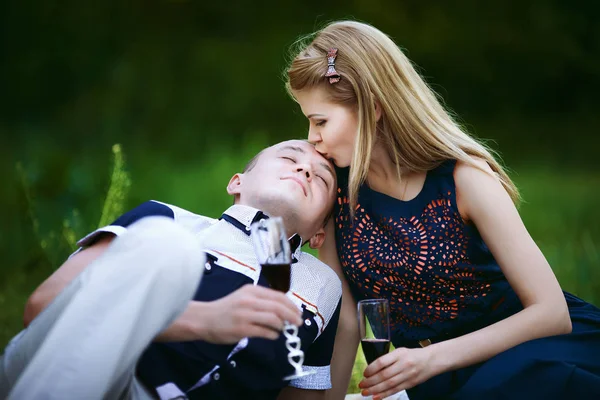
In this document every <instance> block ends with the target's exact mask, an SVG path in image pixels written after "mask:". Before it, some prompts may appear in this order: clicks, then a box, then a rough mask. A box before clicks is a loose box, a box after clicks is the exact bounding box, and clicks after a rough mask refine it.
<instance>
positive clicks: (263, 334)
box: [247, 325, 281, 340]
mask: <svg viewBox="0 0 600 400" xmlns="http://www.w3.org/2000/svg"><path fill="white" fill-rule="evenodd" d="M280 334H281V332H279V331H274V330H272V329H269V328H265V327H264V326H258V325H254V326H251V327H249V328H248V335H247V336H248V337H259V338H265V339H270V340H275V339H277V338H278V337H279V335H280Z"/></svg>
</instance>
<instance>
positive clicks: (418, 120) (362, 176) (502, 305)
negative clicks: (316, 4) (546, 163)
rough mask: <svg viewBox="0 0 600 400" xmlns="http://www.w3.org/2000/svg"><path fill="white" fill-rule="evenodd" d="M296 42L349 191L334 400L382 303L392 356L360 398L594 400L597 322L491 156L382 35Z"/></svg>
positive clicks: (598, 373) (331, 258) (339, 244)
mask: <svg viewBox="0 0 600 400" xmlns="http://www.w3.org/2000/svg"><path fill="white" fill-rule="evenodd" d="M298 45H299V48H296V51H295V53H294V55H293V60H292V61H291V63H290V65H289V68H288V69H287V88H288V91H289V93H290V94H291V96H292V97H293V98H294V99H295V100H296V101H297V102H298V103H299V105H300V107H301V108H302V112H303V113H304V114H305V115H306V117H307V118H308V120H309V135H308V139H309V141H310V142H312V143H313V144H314V145H315V146H316V149H317V150H318V151H319V152H320V153H322V154H324V155H325V156H326V157H328V158H330V159H331V160H333V161H334V163H335V164H336V166H337V175H338V182H339V189H338V200H337V204H336V209H335V214H334V216H335V218H334V220H333V221H332V222H331V223H330V224H329V226H328V229H329V230H330V232H331V233H332V234H331V235H328V236H327V237H328V238H335V241H333V240H329V239H328V240H327V241H326V243H325V245H324V246H323V247H322V249H321V253H320V258H321V259H322V260H323V261H325V262H326V263H328V264H329V265H330V266H331V267H332V268H334V269H335V270H336V271H337V272H338V274H339V275H340V276H343V277H344V278H345V294H344V303H343V309H342V316H341V321H340V329H338V336H337V340H336V351H335V354H334V365H333V369H332V374H333V379H334V387H335V388H336V390H338V393H343V392H344V391H345V389H346V387H347V383H348V379H349V374H350V370H351V368H352V362H353V360H354V355H355V354H356V353H355V352H356V347H357V344H358V333H357V327H356V303H355V301H357V300H361V299H365V298H387V299H388V300H389V302H390V308H391V329H392V342H393V344H394V346H395V347H396V349H395V350H394V351H393V352H391V353H389V354H387V355H384V356H382V357H380V358H379V359H377V360H376V361H374V362H373V363H372V364H370V365H369V366H368V367H367V368H366V370H365V372H364V379H363V380H362V382H361V383H360V387H361V388H362V390H363V394H365V395H373V396H374V397H373V398H374V399H379V398H383V397H386V396H389V395H391V394H393V393H396V392H399V391H401V390H403V389H408V395H409V397H410V398H411V400H418V399H426V398H452V399H483V398H486V399H492V398H493V399H505V398H506V399H508V398H510V399H538V398H540V399H541V398H543V399H554V398H556V399H565V398H577V399H592V398H594V399H597V398H600V310H599V309H598V308H596V307H594V306H592V305H591V304H588V303H586V302H584V301H583V300H580V299H578V298H576V297H575V296H573V295H570V294H568V293H564V292H563V291H562V290H561V288H560V286H559V284H558V282H557V280H556V277H555V276H554V274H553V272H552V269H551V268H550V266H549V265H548V263H547V261H546V259H545V258H544V256H543V254H542V253H541V252H540V250H539V248H538V247H537V245H536V244H535V242H534V241H533V239H532V238H531V237H530V235H529V234H528V232H527V230H526V228H525V226H524V225H523V222H522V221H521V218H520V217H519V214H518V212H517V209H516V206H515V204H516V203H517V202H518V200H519V195H518V192H517V189H516V187H515V185H514V184H513V182H511V180H510V178H509V177H508V175H507V174H506V172H505V171H504V170H503V168H502V166H501V165H500V164H499V162H498V161H497V160H496V159H495V158H494V156H493V155H492V154H491V152H490V151H489V150H488V149H487V148H486V147H485V146H484V145H482V144H481V143H480V142H478V141H477V140H475V139H473V138H472V137H470V136H469V135H468V134H467V133H465V132H464V131H463V130H462V128H461V127H460V126H459V125H458V124H457V123H456V122H455V121H454V120H453V118H452V116H451V115H450V114H449V113H448V112H447V111H446V110H445V109H444V107H443V106H442V104H441V103H440V100H439V99H438V98H437V97H436V95H435V93H434V92H433V91H432V90H431V89H430V88H429V87H428V86H427V84H426V83H425V82H424V81H423V79H422V78H421V77H420V76H419V74H418V73H417V72H416V71H415V69H414V67H413V65H412V64H411V62H410V60H409V59H407V57H406V56H405V55H404V54H403V53H402V51H401V50H400V48H399V47H398V46H397V45H396V44H395V43H394V42H393V41H392V40H391V39H390V38H389V37H388V36H386V35H385V34H384V33H382V32H381V31H379V30H378V29H376V28H374V27H372V26H370V25H367V24H363V23H359V22H354V21H343V22H336V23H331V24H329V25H327V26H326V27H325V28H323V29H322V30H320V31H318V32H316V33H315V34H314V35H312V36H310V37H308V38H306V40H304V41H300V42H299V43H298ZM334 230H335V234H333V231H334ZM334 242H335V243H334Z"/></svg>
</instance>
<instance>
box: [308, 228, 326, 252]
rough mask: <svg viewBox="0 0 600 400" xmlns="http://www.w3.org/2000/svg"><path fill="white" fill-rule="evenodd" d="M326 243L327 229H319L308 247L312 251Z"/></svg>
mask: <svg viewBox="0 0 600 400" xmlns="http://www.w3.org/2000/svg"><path fill="white" fill-rule="evenodd" d="M324 241H325V229H324V228H319V230H318V231H317V233H315V234H314V235H313V236H312V237H311V238H310V240H309V241H308V245H309V246H310V248H311V249H318V248H320V247H321V246H323V242H324Z"/></svg>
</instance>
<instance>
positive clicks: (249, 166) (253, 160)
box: [242, 149, 266, 173]
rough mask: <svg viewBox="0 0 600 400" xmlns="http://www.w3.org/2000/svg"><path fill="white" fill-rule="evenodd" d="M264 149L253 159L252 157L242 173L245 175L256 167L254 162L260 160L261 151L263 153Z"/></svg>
mask: <svg viewBox="0 0 600 400" xmlns="http://www.w3.org/2000/svg"><path fill="white" fill-rule="evenodd" d="M265 150H266V149H262V150H261V151H259V152H258V153H257V154H256V155H255V156H254V157H252V159H251V160H250V161H248V163H247V164H246V166H245V167H244V170H243V171H242V173H246V172H249V171H251V170H252V168H254V167H255V166H256V162H257V161H258V159H259V158H260V156H261V155H262V153H263V151H265Z"/></svg>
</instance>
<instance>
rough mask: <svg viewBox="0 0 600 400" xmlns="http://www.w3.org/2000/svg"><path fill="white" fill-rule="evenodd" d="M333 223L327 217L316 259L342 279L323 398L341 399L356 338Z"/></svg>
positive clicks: (351, 301)
mask: <svg viewBox="0 0 600 400" xmlns="http://www.w3.org/2000/svg"><path fill="white" fill-rule="evenodd" d="M333 223H334V222H333V220H330V221H329V222H328V223H327V226H326V227H325V242H324V243H323V246H322V247H321V248H320V249H319V259H320V260H321V261H323V262H324V263H325V264H327V265H329V267H330V268H331V269H333V270H334V271H335V272H336V273H337V275H338V277H339V278H340V280H341V281H342V307H341V310H340V319H339V322H338V328H337V333H336V336H335V345H334V347H333V356H332V359H331V383H332V388H331V389H330V390H328V391H327V394H326V398H327V399H333V400H338V399H343V398H344V397H345V396H346V392H347V391H348V384H349V383H350V378H351V376H352V367H353V366H354V361H355V359H356V350H357V349H358V342H359V337H358V323H357V318H356V302H355V301H354V299H353V298H352V293H351V292H350V286H348V282H346V279H345V278H344V274H343V272H342V266H341V265H340V260H339V258H338V254H337V249H336V246H335V232H334V225H333Z"/></svg>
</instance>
